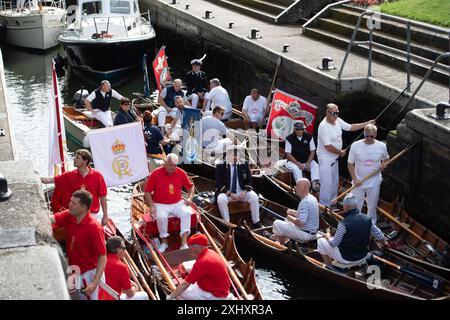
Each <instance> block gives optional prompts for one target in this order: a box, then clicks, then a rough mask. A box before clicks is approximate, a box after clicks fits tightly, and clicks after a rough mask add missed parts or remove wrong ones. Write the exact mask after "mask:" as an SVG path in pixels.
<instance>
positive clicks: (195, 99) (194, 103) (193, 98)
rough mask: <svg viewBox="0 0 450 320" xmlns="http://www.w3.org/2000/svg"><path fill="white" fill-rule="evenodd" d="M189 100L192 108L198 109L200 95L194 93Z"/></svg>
mask: <svg viewBox="0 0 450 320" xmlns="http://www.w3.org/2000/svg"><path fill="white" fill-rule="evenodd" d="M188 98H189V99H191V105H192V108H194V109H195V108H197V106H198V101H199V100H200V98H199V97H198V94H196V93H192V94H191V95H190V96H189V97H188Z"/></svg>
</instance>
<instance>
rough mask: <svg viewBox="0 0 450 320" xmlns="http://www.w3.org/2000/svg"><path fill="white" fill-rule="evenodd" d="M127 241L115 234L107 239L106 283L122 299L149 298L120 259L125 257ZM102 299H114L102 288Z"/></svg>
mask: <svg viewBox="0 0 450 320" xmlns="http://www.w3.org/2000/svg"><path fill="white" fill-rule="evenodd" d="M126 249H127V248H126V247H125V243H124V241H123V239H122V238H121V237H118V236H114V237H111V238H109V239H108V241H106V250H107V251H108V255H107V256H106V258H107V262H106V267H105V278H106V284H107V285H108V286H109V287H111V288H112V289H113V290H114V291H115V292H116V293H118V294H119V295H120V296H119V297H120V300H148V296H147V293H145V292H144V291H139V286H138V285H137V284H136V283H134V282H132V281H131V280H130V273H129V271H128V267H127V266H126V265H125V263H123V262H122V261H120V260H121V259H123V258H124V257H125V250H126ZM100 300H114V299H113V297H112V296H111V295H109V294H108V293H107V292H106V291H105V290H103V289H102V288H100Z"/></svg>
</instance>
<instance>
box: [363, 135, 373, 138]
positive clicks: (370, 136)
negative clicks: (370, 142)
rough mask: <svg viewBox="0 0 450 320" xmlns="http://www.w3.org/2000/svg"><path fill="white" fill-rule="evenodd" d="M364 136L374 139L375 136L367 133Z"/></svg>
mask: <svg viewBox="0 0 450 320" xmlns="http://www.w3.org/2000/svg"><path fill="white" fill-rule="evenodd" d="M364 137H366V138H372V139H375V136H372V135H368V136H366V135H365V136H364Z"/></svg>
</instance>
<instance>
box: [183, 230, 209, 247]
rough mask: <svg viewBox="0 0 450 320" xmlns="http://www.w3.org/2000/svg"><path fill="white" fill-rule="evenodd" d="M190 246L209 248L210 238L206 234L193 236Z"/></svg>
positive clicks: (189, 242)
mask: <svg viewBox="0 0 450 320" xmlns="http://www.w3.org/2000/svg"><path fill="white" fill-rule="evenodd" d="M188 245H190V246H193V245H197V246H203V247H207V246H208V238H207V237H206V236H205V235H204V234H201V233H197V234H194V235H193V236H191V237H190V238H189V239H188Z"/></svg>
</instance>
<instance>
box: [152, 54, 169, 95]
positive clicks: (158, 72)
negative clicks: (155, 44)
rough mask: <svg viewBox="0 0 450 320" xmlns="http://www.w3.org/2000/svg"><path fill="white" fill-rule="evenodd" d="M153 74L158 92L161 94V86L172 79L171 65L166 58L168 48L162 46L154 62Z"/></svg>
mask: <svg viewBox="0 0 450 320" xmlns="http://www.w3.org/2000/svg"><path fill="white" fill-rule="evenodd" d="M152 65H153V72H154V73H155V79H156V85H157V88H158V91H159V92H161V84H164V83H165V82H166V81H168V80H169V79H170V71H169V65H168V63H167V57H166V47H165V46H162V47H161V49H159V51H158V54H157V55H156V57H155V60H153V63H152Z"/></svg>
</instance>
